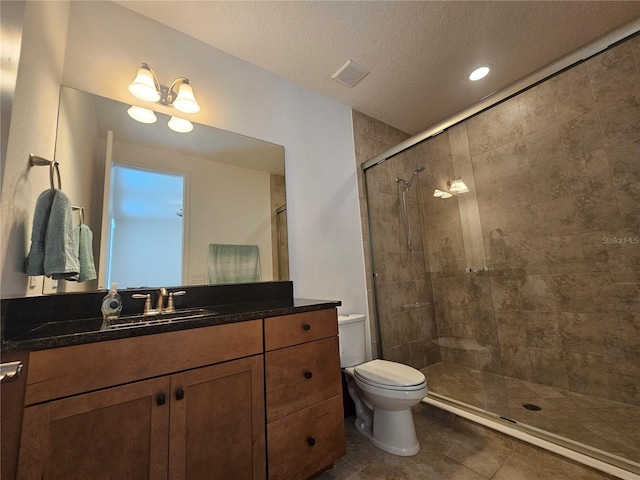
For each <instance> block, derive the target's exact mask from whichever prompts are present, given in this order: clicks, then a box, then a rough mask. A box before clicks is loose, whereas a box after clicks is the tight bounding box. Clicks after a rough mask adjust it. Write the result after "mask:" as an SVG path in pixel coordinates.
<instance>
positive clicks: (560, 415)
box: [422, 363, 640, 463]
mask: <svg viewBox="0 0 640 480" xmlns="http://www.w3.org/2000/svg"><path fill="white" fill-rule="evenodd" d="M422 372H423V373H424V374H425V376H426V377H427V383H428V385H429V391H430V392H436V393H439V394H441V395H445V396H447V397H450V398H452V399H455V400H457V401H460V402H464V403H467V404H469V405H473V406H475V407H479V408H484V409H486V410H487V411H489V412H491V413H496V414H498V415H502V416H505V417H508V418H511V419H512V420H516V421H518V422H522V423H526V424H527V425H531V426H533V427H536V428H539V429H542V430H546V431H548V432H551V433H555V434H557V435H561V436H563V437H565V438H569V439H571V440H574V441H577V442H580V443H583V444H585V445H589V446H591V447H594V448H597V449H600V450H604V451H606V452H609V453H613V454H615V455H618V456H620V457H623V458H626V459H629V460H632V461H634V462H636V463H640V406H634V405H628V404H625V403H621V402H616V401H613V400H608V399H606V398H599V397H592V396H588V395H582V394H580V393H575V392H570V391H568V390H563V389H560V388H554V387H549V386H546V385H540V384H536V383H532V382H526V381H523V380H518V379H515V378H511V377H503V376H501V375H496V374H493V373H487V372H480V371H478V370H473V369H470V368H466V367H461V366H457V365H452V364H447V363H438V364H435V365H431V366H429V367H427V368H425V369H423V370H422ZM525 403H528V404H534V405H538V406H539V407H541V408H542V410H539V411H531V410H527V409H525V408H524V407H523V406H522V405H523V404H525Z"/></svg>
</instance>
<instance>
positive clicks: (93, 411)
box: [2, 287, 345, 480]
mask: <svg viewBox="0 0 640 480" xmlns="http://www.w3.org/2000/svg"><path fill="white" fill-rule="evenodd" d="M208 288H215V287H208ZM196 293H197V294H196V295H193V297H194V298H195V297H198V295H201V294H202V292H199V293H198V292H196ZM127 295H128V293H127ZM201 296H203V295H201ZM203 297H206V295H204V296H203ZM69 298H72V297H69ZM78 298H79V297H78ZM211 298H212V297H211ZM211 298H210V301H213V302H214V303H212V304H210V305H207V307H208V308H209V309H211V311H214V313H213V314H211V315H205V316H201V317H198V318H196V319H193V320H184V321H179V322H171V323H165V324H160V325H153V326H142V325H140V326H134V327H129V328H121V329H114V330H90V329H86V331H82V332H75V333H74V332H70V330H72V325H74V324H75V325H85V324H86V321H85V320H84V319H75V320H67V321H62V320H60V321H57V320H55V321H49V322H46V324H42V325H40V326H38V327H35V328H33V329H31V330H30V331H28V332H24V333H22V334H21V335H18V336H17V337H15V338H7V339H5V340H4V341H3V344H2V348H3V354H4V353H7V354H8V353H13V354H15V353H16V352H22V354H23V358H25V363H26V365H25V368H23V373H22V375H26V382H24V386H23V388H24V405H23V406H24V409H23V410H22V414H23V420H22V429H21V434H20V440H19V445H20V448H19V454H17V453H16V455H17V460H18V465H17V478H18V479H40V478H52V479H58V478H59V479H69V478H92V479H101V478H104V479H112V478H127V479H138V478H141V479H142V478H144V479H147V478H149V479H156V478H157V479H160V478H162V479H167V478H169V479H196V480H197V479H202V478H220V479H250V478H253V479H265V478H269V479H279V478H282V479H287V480H293V479H304V478H308V477H310V476H313V475H315V474H317V473H318V472H320V471H322V470H324V469H326V468H328V467H330V466H331V465H332V464H333V462H334V461H335V460H337V459H338V458H340V457H341V456H343V455H344V453H345V440H344V422H343V411H342V390H341V380H340V365H339V351H338V339H337V312H336V307H337V306H338V305H339V302H331V301H328V302H327V301H316V300H294V299H293V298H291V299H288V300H287V299H277V300H273V299H271V300H262V301H257V302H256V301H244V302H242V301H241V302H238V303H231V304H229V303H227V304H224V303H220V301H222V300H211ZM20 300H25V299H20ZM235 300H238V298H236V299H235ZM246 300H249V299H248V298H247V299H246ZM251 300H253V299H251ZM40 301H42V300H40ZM202 301H204V302H206V299H205V300H202ZM6 302H11V300H3V303H4V304H3V312H5V311H8V310H10V307H12V306H11V305H7V304H6ZM215 302H217V303H215ZM200 303H202V302H200ZM202 305H204V303H202ZM190 306H193V305H190ZM13 308H14V309H15V306H13ZM179 310H180V309H179V308H178V311H179ZM13 314H15V310H14V312H13V313H12V315H9V317H12V316H13ZM73 315H74V314H72V316H73ZM7 327H8V325H5V333H6V331H7V330H9V331H12V329H11V328H7ZM56 328H58V331H60V332H65V333H63V334H58V335H55V334H53V333H52V332H54V331H55V330H56ZM85 328H87V327H86V325H85ZM38 330H40V332H41V333H40V334H38V333H37V332H38ZM47 335H48V336H47ZM25 354H26V355H25ZM3 429H4V419H3ZM16 450H17V449H16ZM4 460H5V459H3V461H4Z"/></svg>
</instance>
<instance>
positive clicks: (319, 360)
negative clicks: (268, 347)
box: [265, 337, 342, 422]
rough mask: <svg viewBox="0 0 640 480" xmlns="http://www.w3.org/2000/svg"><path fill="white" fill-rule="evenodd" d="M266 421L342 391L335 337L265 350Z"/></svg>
mask: <svg viewBox="0 0 640 480" xmlns="http://www.w3.org/2000/svg"><path fill="white" fill-rule="evenodd" d="M265 381H266V386H267V390H266V397H267V422H272V421H274V420H277V419H279V418H282V417H285V416H286V415H289V414H291V413H293V412H295V411H296V410H300V409H302V408H307V407H309V406H311V405H314V404H316V403H319V402H322V401H324V400H327V399H328V398H331V397H333V396H335V395H340V394H341V393H342V383H341V378H340V358H339V352H338V337H330V338H325V339H323V340H317V341H315V342H309V343H304V344H302V345H297V346H295V347H289V348H283V349H280V350H275V351H272V352H267V353H266V354H265Z"/></svg>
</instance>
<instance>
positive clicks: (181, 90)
mask: <svg viewBox="0 0 640 480" xmlns="http://www.w3.org/2000/svg"><path fill="white" fill-rule="evenodd" d="M173 106H174V107H175V109H176V110H179V111H181V112H183V113H198V112H199V111H200V105H198V102H196V98H195V97H194V96H193V88H191V85H189V84H188V83H186V82H183V83H181V84H180V85H179V86H178V94H177V95H176V99H175V100H174V101H173Z"/></svg>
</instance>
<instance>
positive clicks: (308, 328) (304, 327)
mask: <svg viewBox="0 0 640 480" xmlns="http://www.w3.org/2000/svg"><path fill="white" fill-rule="evenodd" d="M302 329H303V330H311V325H309V324H308V323H305V324H304V325H302Z"/></svg>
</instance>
